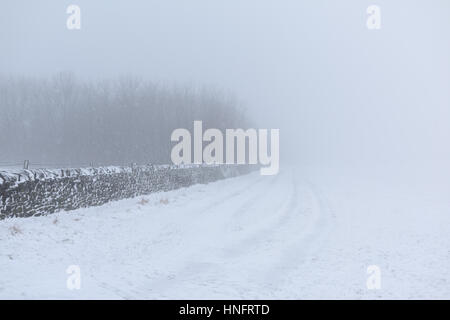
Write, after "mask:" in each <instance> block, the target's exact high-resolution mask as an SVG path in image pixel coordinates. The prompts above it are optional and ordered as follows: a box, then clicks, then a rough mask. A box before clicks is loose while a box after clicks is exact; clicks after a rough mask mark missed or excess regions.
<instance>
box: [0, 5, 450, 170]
mask: <svg viewBox="0 0 450 320" xmlns="http://www.w3.org/2000/svg"><path fill="white" fill-rule="evenodd" d="M70 4H76V5H78V6H80V8H81V30H68V29H67V28H66V19H67V17H68V14H66V8H67V6H68V5H70ZM371 4H374V3H373V2H372V1H360V0H355V1H348V0H347V1H331V0H326V1H323V0H322V1H317V0H315V1H312V0H311V1H297V0H295V1H294V0H292V1H286V0H282V1H266V0H257V1H256V0H253V1H249V0H246V1H242V0H227V1H217V0H214V1H212V0H189V1H181V0H180V1H173V0H164V1H163V0H151V1H150V0H145V1H123V0H121V1H114V2H111V1H106V0H97V1H90V0H71V1H56V0H54V1H44V0H40V1H33V2H31V1H21V0H19V1H17V0H14V1H12V0H6V1H2V4H1V6H0V40H1V50H0V72H1V73H2V74H4V75H22V76H30V77H50V76H52V75H54V74H55V73H58V72H60V71H72V72H74V73H75V74H76V76H77V77H79V78H81V79H86V80H96V79H108V78H112V77H116V76H120V75H124V74H127V75H128V74H131V75H136V76H139V77H142V78H144V79H148V80H149V81H156V82H162V83H179V84H180V85H185V84H188V85H192V86H209V87H213V88H218V89H219V90H223V91H225V92H232V93H233V94H235V95H236V96H237V97H239V99H240V100H241V101H242V105H244V106H246V108H247V109H248V111H249V112H248V114H249V115H250V116H251V117H252V118H253V119H254V120H255V121H256V122H257V123H258V125H259V126H260V127H261V128H280V137H281V146H280V152H281V163H282V164H283V163H289V162H294V163H302V164H307V165H316V164H319V165H326V166H330V165H349V166H357V165H359V164H363V165H369V166H379V167H380V166H381V167H388V166H396V165H401V166H405V165H411V166H412V167H414V166H415V167H417V168H419V169H421V170H428V169H427V168H429V167H433V168H441V169H443V168H445V167H446V164H447V163H448V161H449V160H450V151H449V147H448V141H449V138H450V126H449V125H448V121H449V119H450V90H449V88H450V59H449V57H450V41H449V39H450V37H449V36H450V19H449V18H450V3H449V2H448V1H447V0H441V1H437V0H434V1H418V0H416V1H381V0H380V1H376V2H375V4H377V5H379V6H380V8H381V29H380V30H369V29H368V28H367V26H366V20H367V17H368V15H367V13H366V9H367V7H368V6H369V5H371ZM167 140H168V141H169V137H167Z"/></svg>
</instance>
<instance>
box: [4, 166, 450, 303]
mask: <svg viewBox="0 0 450 320" xmlns="http://www.w3.org/2000/svg"><path fill="white" fill-rule="evenodd" d="M305 172H308V174H306V173H305ZM436 189H437V190H440V191H442V192H431V191H430V192H429V193H426V192H424V190H431V189H430V188H426V186H422V188H416V186H414V185H412V184H410V183H403V184H401V183H400V184H393V183H386V182H383V181H382V179H379V180H376V179H374V180H373V181H367V179H361V178H360V179H357V178H350V177H348V176H345V177H343V176H342V177H341V176H336V175H334V176H333V177H332V178H330V176H329V175H327V174H325V173H324V172H319V173H317V174H313V173H312V172H309V171H302V170H299V169H292V168H286V169H284V170H281V171H280V173H279V174H278V175H276V176H260V175H259V174H258V172H255V173H252V174H249V175H246V176H242V177H237V178H232V179H227V180H223V181H218V182H215V183H211V184H208V185H196V186H193V187H190V188H185V189H179V190H175V191H171V192H166V193H157V194H152V195H149V196H143V197H139V198H135V199H127V200H122V201H118V202H113V203H109V204H106V205H104V206H102V207H96V208H88V209H80V210H76V211H72V212H68V213H65V212H63V213H58V214H54V215H50V216H45V217H33V218H24V219H7V220H4V221H0V298H25V299H32V298H63V299H73V298H100V299H108V298H123V299H155V298H157V299H166V298H167V299H169V298H170V299H221V298H231V299H244V298H246V299H254V298H257V299H258V298H260V299H276V298H287V299H304V298H357V299H358V298H364V299H365V298H368V299H372V298H433V297H434V298H447V299H448V298H450V249H449V248H450V237H449V234H450V200H449V197H448V193H447V192H448V189H445V188H436ZM444 191H445V192H444ZM70 265H77V266H79V267H80V271H81V289H80V290H69V289H67V286H66V281H67V278H68V274H66V269H67V268H68V266H70ZM369 265H376V266H378V267H379V268H380V270H381V289H379V290H369V289H368V288H367V286H366V280H367V277H368V275H367V273H366V270H367V267H368V266H369Z"/></svg>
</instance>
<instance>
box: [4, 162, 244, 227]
mask: <svg viewBox="0 0 450 320" xmlns="http://www.w3.org/2000/svg"><path fill="white" fill-rule="evenodd" d="M249 171H250V168H249V167H248V166H237V165H234V166H232V165H228V166H218V165H202V166H200V165H182V166H169V165H158V166H153V165H148V166H133V167H101V168H83V169H34V170H3V171H0V219H3V218H6V217H29V216H37V215H43V214H48V213H53V212H56V211H60V210H73V209H78V208H83V207H90V206H98V205H102V204H104V203H106V202H108V201H112V200H119V199H125V198H131V197H135V196H137V195H142V194H148V193H151V192H156V191H162V190H165V191H167V190H171V189H177V188H180V187H186V186H190V185H193V184H196V183H208V182H212V181H216V180H219V179H224V178H228V177H233V176H236V175H239V174H242V173H248V172H249Z"/></svg>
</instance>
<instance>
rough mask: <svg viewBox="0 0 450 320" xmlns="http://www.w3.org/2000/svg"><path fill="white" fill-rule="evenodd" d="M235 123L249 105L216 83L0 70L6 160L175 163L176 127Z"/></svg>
mask: <svg viewBox="0 0 450 320" xmlns="http://www.w3.org/2000/svg"><path fill="white" fill-rule="evenodd" d="M194 120H202V121H203V124H204V127H205V128H206V127H210V128H219V129H222V130H223V129H225V128H237V127H245V126H246V125H247V124H248V123H247V119H246V116H245V114H244V112H243V108H242V107H241V106H240V104H239V102H238V101H237V100H236V99H235V98H234V97H233V96H231V95H228V94H224V93H223V92H220V91H218V90H212V89H198V88H192V87H180V86H174V85H172V86H169V85H161V84H156V83H152V82H148V81H143V80H141V79H139V78H135V77H131V76H127V77H120V78H118V79H115V80H108V81H96V82H86V81H81V80H78V79H76V77H75V76H74V75H73V74H72V73H60V74H57V75H55V76H54V77H52V78H50V79H42V78H23V77H11V76H2V77H0V163H1V162H4V163H7V162H8V161H19V160H23V159H30V160H31V163H32V164H34V165H42V166H51V165H52V164H55V165H62V164H64V165H72V166H81V165H89V164H94V165H124V164H130V163H138V164H144V163H169V162H170V150H171V147H172V145H173V143H171V141H170V135H171V133H172V131H173V130H174V129H176V128H187V129H192V126H193V121H194Z"/></svg>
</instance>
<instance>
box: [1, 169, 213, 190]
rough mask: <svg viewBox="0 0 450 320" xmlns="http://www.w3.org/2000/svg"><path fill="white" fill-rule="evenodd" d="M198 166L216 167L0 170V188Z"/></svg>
mask: <svg viewBox="0 0 450 320" xmlns="http://www.w3.org/2000/svg"><path fill="white" fill-rule="evenodd" d="M200 166H205V167H206V166H207V167H211V166H216V165H203V164H202V165H200V164H183V165H168V164H165V165H143V166H137V165H136V166H132V167H121V166H106V167H98V168H71V169H3V170H0V186H2V185H3V184H6V183H8V184H9V185H11V184H13V185H17V184H20V183H23V182H26V181H33V180H49V179H57V178H64V177H71V176H92V175H103V174H118V173H131V172H133V170H139V171H141V172H149V171H160V170H176V169H187V168H197V167H200Z"/></svg>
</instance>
